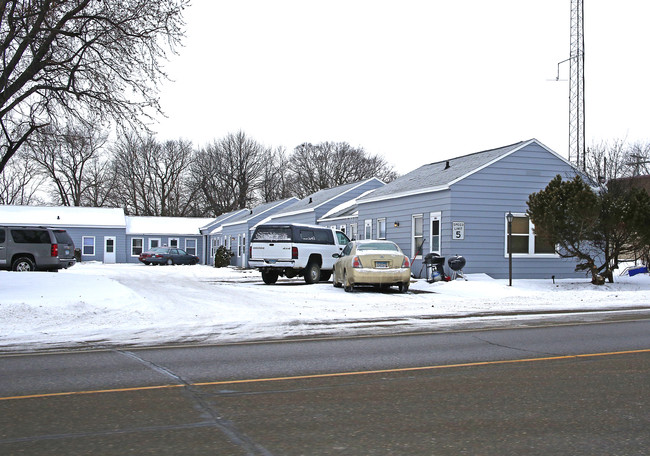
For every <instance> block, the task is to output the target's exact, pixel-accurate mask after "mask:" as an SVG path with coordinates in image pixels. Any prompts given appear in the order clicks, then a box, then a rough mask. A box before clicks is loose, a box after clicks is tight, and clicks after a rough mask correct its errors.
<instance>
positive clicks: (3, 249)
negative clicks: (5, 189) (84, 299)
mask: <svg viewBox="0 0 650 456" xmlns="http://www.w3.org/2000/svg"><path fill="white" fill-rule="evenodd" d="M75 263H76V260H75V257H74V242H72V239H71V238H70V235H68V233H67V231H66V230H62V229H54V228H47V227H42V226H0V269H11V270H13V271H37V270H44V271H58V270H59V269H62V268H69V267H71V266H74V265H75Z"/></svg>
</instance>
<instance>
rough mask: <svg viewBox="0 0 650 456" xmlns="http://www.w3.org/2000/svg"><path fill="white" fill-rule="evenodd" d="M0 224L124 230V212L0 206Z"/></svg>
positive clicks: (97, 209) (67, 207)
mask: <svg viewBox="0 0 650 456" xmlns="http://www.w3.org/2000/svg"><path fill="white" fill-rule="evenodd" d="M0 223H3V224H6V225H42V226H62V227H71V228H72V227H86V226H93V227H102V228H103V227H106V228H116V227H117V228H124V226H125V225H126V222H125V220H124V210H122V208H112V207H71V206H0Z"/></svg>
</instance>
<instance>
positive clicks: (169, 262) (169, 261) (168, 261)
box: [167, 258, 174, 266]
mask: <svg viewBox="0 0 650 456" xmlns="http://www.w3.org/2000/svg"><path fill="white" fill-rule="evenodd" d="M173 264H174V261H173V260H172V259H171V258H168V259H167V266H171V265H173Z"/></svg>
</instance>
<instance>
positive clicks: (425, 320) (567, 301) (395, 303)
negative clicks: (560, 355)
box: [0, 263, 650, 350]
mask: <svg viewBox="0 0 650 456" xmlns="http://www.w3.org/2000/svg"><path fill="white" fill-rule="evenodd" d="M616 280H618V282H617V283H614V284H606V285H604V286H601V287H596V286H594V285H591V284H590V283H589V280H588V279H586V278H585V279H580V280H576V279H572V280H558V281H557V282H556V283H555V284H554V283H553V282H552V281H551V280H550V279H547V280H515V281H514V282H513V286H512V287H508V281H507V280H493V279H491V278H489V277H488V276H485V275H480V274H479V275H469V276H468V280H467V281H464V280H456V281H453V282H449V283H445V282H438V283H433V284H429V283H427V282H426V281H424V280H417V281H414V282H413V283H412V284H411V290H410V291H409V293H407V294H400V293H398V292H397V290H396V289H391V290H390V291H388V292H378V291H375V290H373V289H367V290H359V291H355V292H353V293H346V292H344V291H343V289H340V288H334V287H332V283H331V281H330V282H328V283H320V284H316V285H306V284H305V283H304V281H303V280H302V279H292V280H289V279H280V280H279V281H278V283H277V284H275V285H271V286H269V285H264V283H263V282H262V280H261V277H260V275H259V273H257V272H256V271H251V270H237V269H233V268H222V269H215V268H212V267H208V266H201V265H197V266H144V265H141V264H128V265H127V264H120V265H104V264H99V263H82V264H78V265H76V266H74V267H73V268H71V269H69V270H64V271H61V272H59V273H56V274H55V273H48V272H37V273H15V272H6V271H0V350H16V349H20V350H24V349H28V350H29V349H38V348H52V347H64V346H65V347H103V346H107V345H130V344H134V345H151V344H162V343H182V342H202V343H223V342H237V341H248V340H258V339H270V338H284V337H294V336H310V335H316V334H318V335H322V334H334V333H336V334H342V333H359V332H362V333H363V332H364V331H377V330H381V331H383V332H391V331H398V330H399V331H404V330H421V329H432V330H433V329H436V328H440V327H442V326H444V324H445V323H446V324H449V322H450V321H452V320H454V321H458V319H462V320H463V321H465V322H466V321H469V320H472V319H476V318H482V319H486V318H501V319H502V318H509V319H517V320H522V319H526V318H531V316H530V315H528V314H529V313H536V312H539V313H547V312H554V311H558V312H567V311H576V312H581V311H585V310H595V309H627V308H641V307H644V308H646V309H650V276H648V274H642V275H637V276H634V277H628V276H621V277H616ZM495 315H498V317H497V316H495Z"/></svg>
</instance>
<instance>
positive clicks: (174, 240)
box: [169, 238, 180, 249]
mask: <svg viewBox="0 0 650 456" xmlns="http://www.w3.org/2000/svg"><path fill="white" fill-rule="evenodd" d="M179 245H180V244H179V242H178V238H169V246H170V247H171V248H172V249H177V248H178V246H179Z"/></svg>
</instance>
